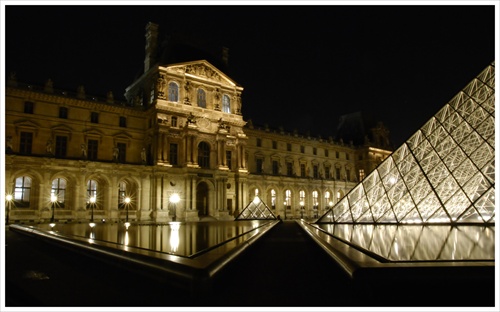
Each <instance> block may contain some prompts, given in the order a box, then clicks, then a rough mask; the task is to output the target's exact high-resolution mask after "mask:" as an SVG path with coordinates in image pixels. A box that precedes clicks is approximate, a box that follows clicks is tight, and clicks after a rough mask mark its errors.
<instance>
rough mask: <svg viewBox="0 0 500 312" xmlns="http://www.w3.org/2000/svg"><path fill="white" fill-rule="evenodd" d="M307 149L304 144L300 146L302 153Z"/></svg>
mask: <svg viewBox="0 0 500 312" xmlns="http://www.w3.org/2000/svg"><path fill="white" fill-rule="evenodd" d="M305 150H306V149H305V147H304V145H301V146H300V152H301V153H304V152H305Z"/></svg>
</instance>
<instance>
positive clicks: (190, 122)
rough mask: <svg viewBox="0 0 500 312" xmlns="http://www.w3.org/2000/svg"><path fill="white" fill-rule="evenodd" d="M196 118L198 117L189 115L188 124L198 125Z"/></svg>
mask: <svg viewBox="0 0 500 312" xmlns="http://www.w3.org/2000/svg"><path fill="white" fill-rule="evenodd" d="M195 118H196V117H195V116H194V115H193V113H189V115H188V116H187V123H188V124H195V123H196V120H195Z"/></svg>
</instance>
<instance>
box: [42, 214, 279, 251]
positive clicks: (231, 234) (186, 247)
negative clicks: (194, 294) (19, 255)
mask: <svg viewBox="0 0 500 312" xmlns="http://www.w3.org/2000/svg"><path fill="white" fill-rule="evenodd" d="M270 223H271V221H269V220H245V221H224V222H215V221H214V222H169V223H165V224H140V225H137V224H131V225H130V226H128V228H127V227H126V226H125V224H123V223H96V225H95V226H94V227H90V226H89V224H88V223H68V224H56V225H55V226H54V227H53V228H51V226H50V225H49V224H39V225H37V226H35V227H34V228H36V229H40V230H43V231H48V232H50V233H53V234H57V235H61V236H64V237H65V238H71V239H77V240H80V241H82V240H84V241H87V242H88V243H90V244H102V243H105V244H107V245H110V244H112V245H114V247H116V248H119V249H124V250H127V251H131V250H132V249H134V250H147V251H154V252H159V253H166V254H170V255H175V256H180V257H188V258H192V257H196V256H198V255H200V254H203V253H205V252H207V251H209V250H212V249H214V248H215V247H218V246H221V245H223V244H226V243H228V242H230V241H232V240H235V239H237V238H239V237H241V236H242V235H245V234H249V233H251V232H252V231H253V233H254V234H252V235H257V234H258V233H259V231H258V228H260V227H262V226H264V225H267V224H270ZM256 229H257V230H256Z"/></svg>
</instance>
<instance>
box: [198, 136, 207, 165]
mask: <svg viewBox="0 0 500 312" xmlns="http://www.w3.org/2000/svg"><path fill="white" fill-rule="evenodd" d="M198 165H199V166H200V167H202V168H210V145H208V143H206V142H200V144H199V145H198Z"/></svg>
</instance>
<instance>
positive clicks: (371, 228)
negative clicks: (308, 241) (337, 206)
mask: <svg viewBox="0 0 500 312" xmlns="http://www.w3.org/2000/svg"><path fill="white" fill-rule="evenodd" d="M314 226H316V227H318V228H320V229H321V230H323V231H325V232H328V233H330V234H332V235H333V236H335V237H337V238H339V239H341V240H343V241H345V242H348V243H349V244H351V245H355V246H358V247H360V248H362V249H365V250H368V251H370V252H373V253H375V254H377V255H379V256H380V257H383V258H385V259H387V260H389V261H458V260H495V227H494V226H476V225H461V226H448V225H403V226H401V225H400V226H398V225H380V224H379V225H374V224H315V225H314Z"/></svg>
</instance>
